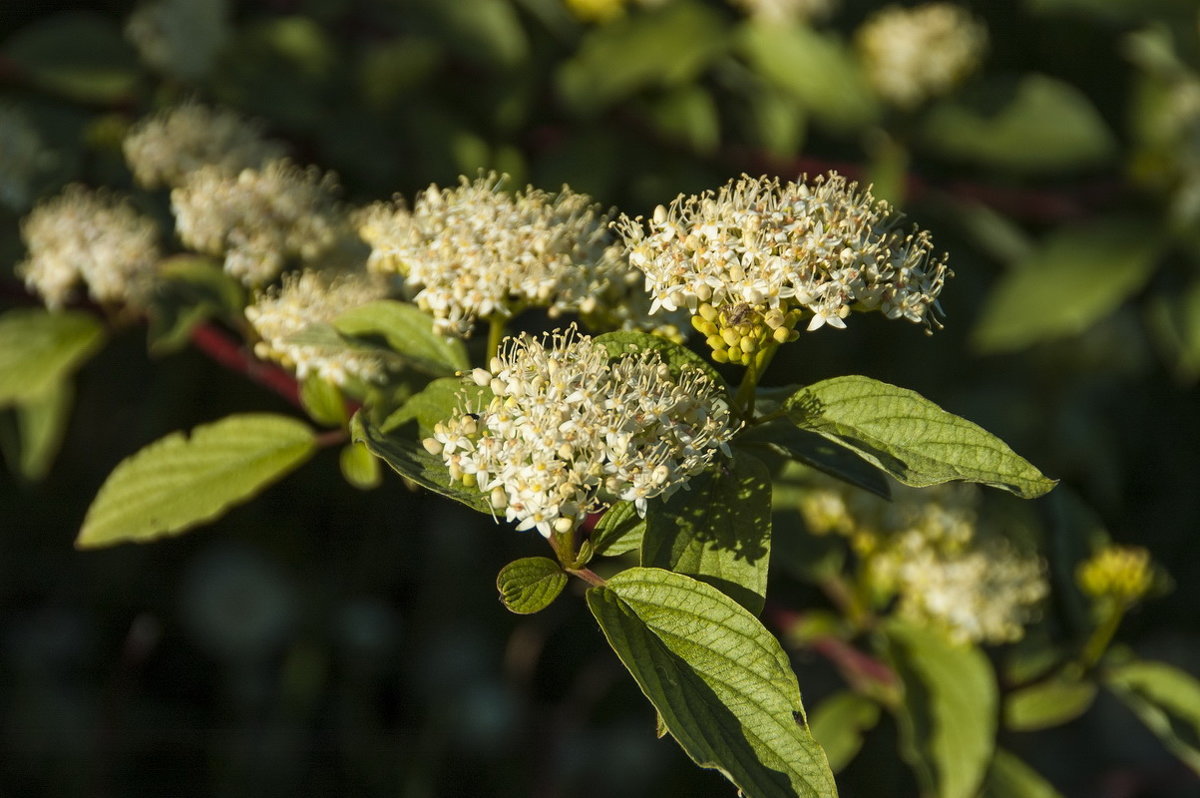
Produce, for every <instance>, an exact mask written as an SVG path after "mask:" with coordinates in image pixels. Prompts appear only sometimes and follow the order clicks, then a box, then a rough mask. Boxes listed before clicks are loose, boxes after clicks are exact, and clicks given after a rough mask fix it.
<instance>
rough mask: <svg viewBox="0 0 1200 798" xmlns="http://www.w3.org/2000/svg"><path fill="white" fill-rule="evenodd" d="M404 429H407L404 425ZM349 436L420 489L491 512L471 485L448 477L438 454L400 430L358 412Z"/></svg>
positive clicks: (484, 500)
mask: <svg viewBox="0 0 1200 798" xmlns="http://www.w3.org/2000/svg"><path fill="white" fill-rule="evenodd" d="M404 429H409V428H408V427H405V428H404ZM350 437H351V438H352V439H353V440H355V441H361V442H362V443H363V444H364V445H366V447H367V448H368V449H370V450H371V453H372V454H374V455H375V456H376V457H378V458H380V459H381V460H383V461H384V462H385V463H387V464H388V465H389V466H391V467H392V470H393V471H395V472H396V473H397V474H400V476H402V477H404V478H405V479H408V480H410V481H412V482H415V483H416V484H418V485H420V486H421V487H423V488H428V489H429V490H431V491H433V492H434V493H440V494H441V495H443V496H445V497H447V498H450V499H454V500H455V501H457V502H462V503H463V504H465V505H467V506H468V507H470V508H471V509H472V510H478V511H479V512H481V513H491V512H492V507H491V504H490V503H489V502H488V500H487V497H486V496H484V495H483V493H482V492H480V491H479V490H477V489H475V488H468V487H466V486H465V485H463V484H462V483H461V482H456V481H454V480H453V479H451V478H450V472H449V471H448V470H447V469H446V464H445V462H444V461H443V460H442V458H440V457H435V456H434V455H432V454H430V453H429V452H427V451H425V448H424V447H423V446H421V444H419V443H417V442H415V441H413V440H412V439H411V438H409V437H406V436H405V435H404V430H391V431H389V432H387V433H385V432H383V431H381V430H380V429H379V428H378V427H376V426H375V425H374V424H373V423H371V421H370V420H369V419H367V418H365V417H364V415H363V413H362V411H359V412H358V413H355V414H354V417H353V418H352V419H350Z"/></svg>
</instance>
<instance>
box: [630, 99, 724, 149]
mask: <svg viewBox="0 0 1200 798" xmlns="http://www.w3.org/2000/svg"><path fill="white" fill-rule="evenodd" d="M644 112H645V114H646V115H647V117H649V120H650V122H651V124H652V125H653V127H654V130H655V131H656V132H657V133H658V134H659V135H661V136H662V138H663V140H664V141H672V142H679V143H681V144H683V145H685V146H687V147H688V148H689V149H691V150H692V151H693V152H698V153H702V154H710V153H712V152H713V151H714V150H716V148H717V145H718V144H720V142H721V117H720V112H719V111H718V109H717V103H716V102H715V101H714V100H713V97H712V94H711V93H710V92H709V91H708V90H707V89H705V88H704V87H702V86H695V85H688V86H680V87H679V88H676V89H672V90H670V91H668V92H666V93H665V94H663V95H662V96H659V97H655V98H654V99H653V100H652V101H651V102H649V103H647V104H646V106H645V111H644Z"/></svg>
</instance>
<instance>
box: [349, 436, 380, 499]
mask: <svg viewBox="0 0 1200 798" xmlns="http://www.w3.org/2000/svg"><path fill="white" fill-rule="evenodd" d="M338 465H339V466H340V467H341V469H342V476H343V477H345V479H346V481H347V482H349V483H350V484H351V485H353V486H354V487H356V488H358V489H359V490H374V489H375V488H377V487H379V483H381V482H382V481H383V475H382V474H380V473H379V458H378V457H376V456H375V455H373V454H371V450H370V449H368V448H367V447H366V446H364V445H363V444H361V443H359V442H357V441H354V442H352V443H348V444H346V445H345V446H344V447H342V452H341V454H340V455H338Z"/></svg>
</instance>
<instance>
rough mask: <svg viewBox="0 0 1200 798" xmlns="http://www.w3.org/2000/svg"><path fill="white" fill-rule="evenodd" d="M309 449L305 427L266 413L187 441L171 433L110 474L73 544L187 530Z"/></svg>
mask: <svg viewBox="0 0 1200 798" xmlns="http://www.w3.org/2000/svg"><path fill="white" fill-rule="evenodd" d="M315 449H316V442H315V440H314V437H313V431H312V429H311V428H310V427H309V426H308V425H307V424H305V423H304V422H302V421H297V420H296V419H294V418H288V417H286V416H277V415H271V414H268V413H246V414H243V415H235V416H228V417H227V418H224V419H221V420H220V421H216V422H213V423H212V424H205V425H203V426H200V427H196V428H195V429H194V430H193V431H192V434H191V436H190V437H189V436H186V435H184V434H183V433H182V432H173V433H171V434H170V435H168V436H166V437H165V438H161V439H159V440H157V441H155V442H154V443H152V444H150V445H149V446H147V447H145V448H144V449H142V450H141V451H139V452H137V453H136V454H134V455H132V456H130V457H127V458H125V459H124V460H122V461H121V462H120V464H118V465H117V467H116V468H115V469H113V472H112V473H111V474H109V475H108V479H106V480H105V481H104V484H103V485H102V486H101V487H100V492H99V493H98V494H97V495H96V498H95V500H94V501H93V502H92V506H91V507H90V508H89V509H88V512H87V517H86V518H85V519H84V522H83V529H81V530H80V532H79V538H78V540H76V543H75V545H76V546H78V547H79V548H92V547H95V546H109V545H112V544H114V543H122V542H126V541H135V542H144V541H148V540H154V539H155V538H159V537H163V536H165V535H173V534H178V533H180V532H183V531H185V530H188V529H191V528H192V527H194V526H197V525H199V524H202V523H204V522H206V521H211V520H212V519H214V518H217V517H218V516H220V515H221V514H222V513H223V512H224V511H225V510H226V509H227V508H229V507H231V506H233V505H236V504H241V503H242V502H244V501H246V500H247V499H249V498H251V497H252V496H255V495H256V494H258V493H259V492H261V491H262V490H263V489H264V488H266V487H267V486H268V485H270V484H271V483H273V482H275V481H276V480H278V479H280V478H281V477H282V476H284V475H285V474H287V473H289V472H291V471H292V470H293V469H295V468H296V467H297V466H299V465H300V464H301V463H303V462H304V461H306V460H307V459H308V458H309V457H310V456H312V454H313V452H314V451H315Z"/></svg>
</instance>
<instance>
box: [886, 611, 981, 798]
mask: <svg viewBox="0 0 1200 798" xmlns="http://www.w3.org/2000/svg"><path fill="white" fill-rule="evenodd" d="M884 632H885V634H886V641H887V654H888V659H889V661H890V662H891V665H892V667H893V668H894V669H895V671H896V675H897V676H899V677H900V680H901V682H902V683H903V684H904V699H903V703H902V705H901V707H900V708H899V711H898V720H899V726H900V738H901V753H902V754H903V755H904V758H905V759H906V760H907V761H908V763H909V764H910V765H911V766H912V767H913V770H914V771H916V774H917V779H918V781H920V782H921V784H922V786H923V794H927V795H936V796H938V798H974V797H975V795H976V793H977V792H978V791H979V787H980V784H981V783H982V781H983V777H984V774H985V772H986V771H987V767H988V763H989V762H990V761H991V759H992V752H993V750H994V749H995V744H996V709H997V703H998V700H997V691H996V679H995V676H994V675H993V673H992V667H991V665H990V664H989V663H988V659H987V657H985V656H984V655H983V652H981V651H980V650H979V649H977V648H975V647H973V646H960V645H955V644H952V643H950V642H949V641H948V640H946V638H945V637H943V636H942V635H940V634H939V633H937V632H935V631H933V630H931V629H926V628H924V627H920V626H914V625H911V624H908V623H905V622H903V621H899V620H896V619H892V620H890V621H888V622H887V624H886V625H885V628H884Z"/></svg>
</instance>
